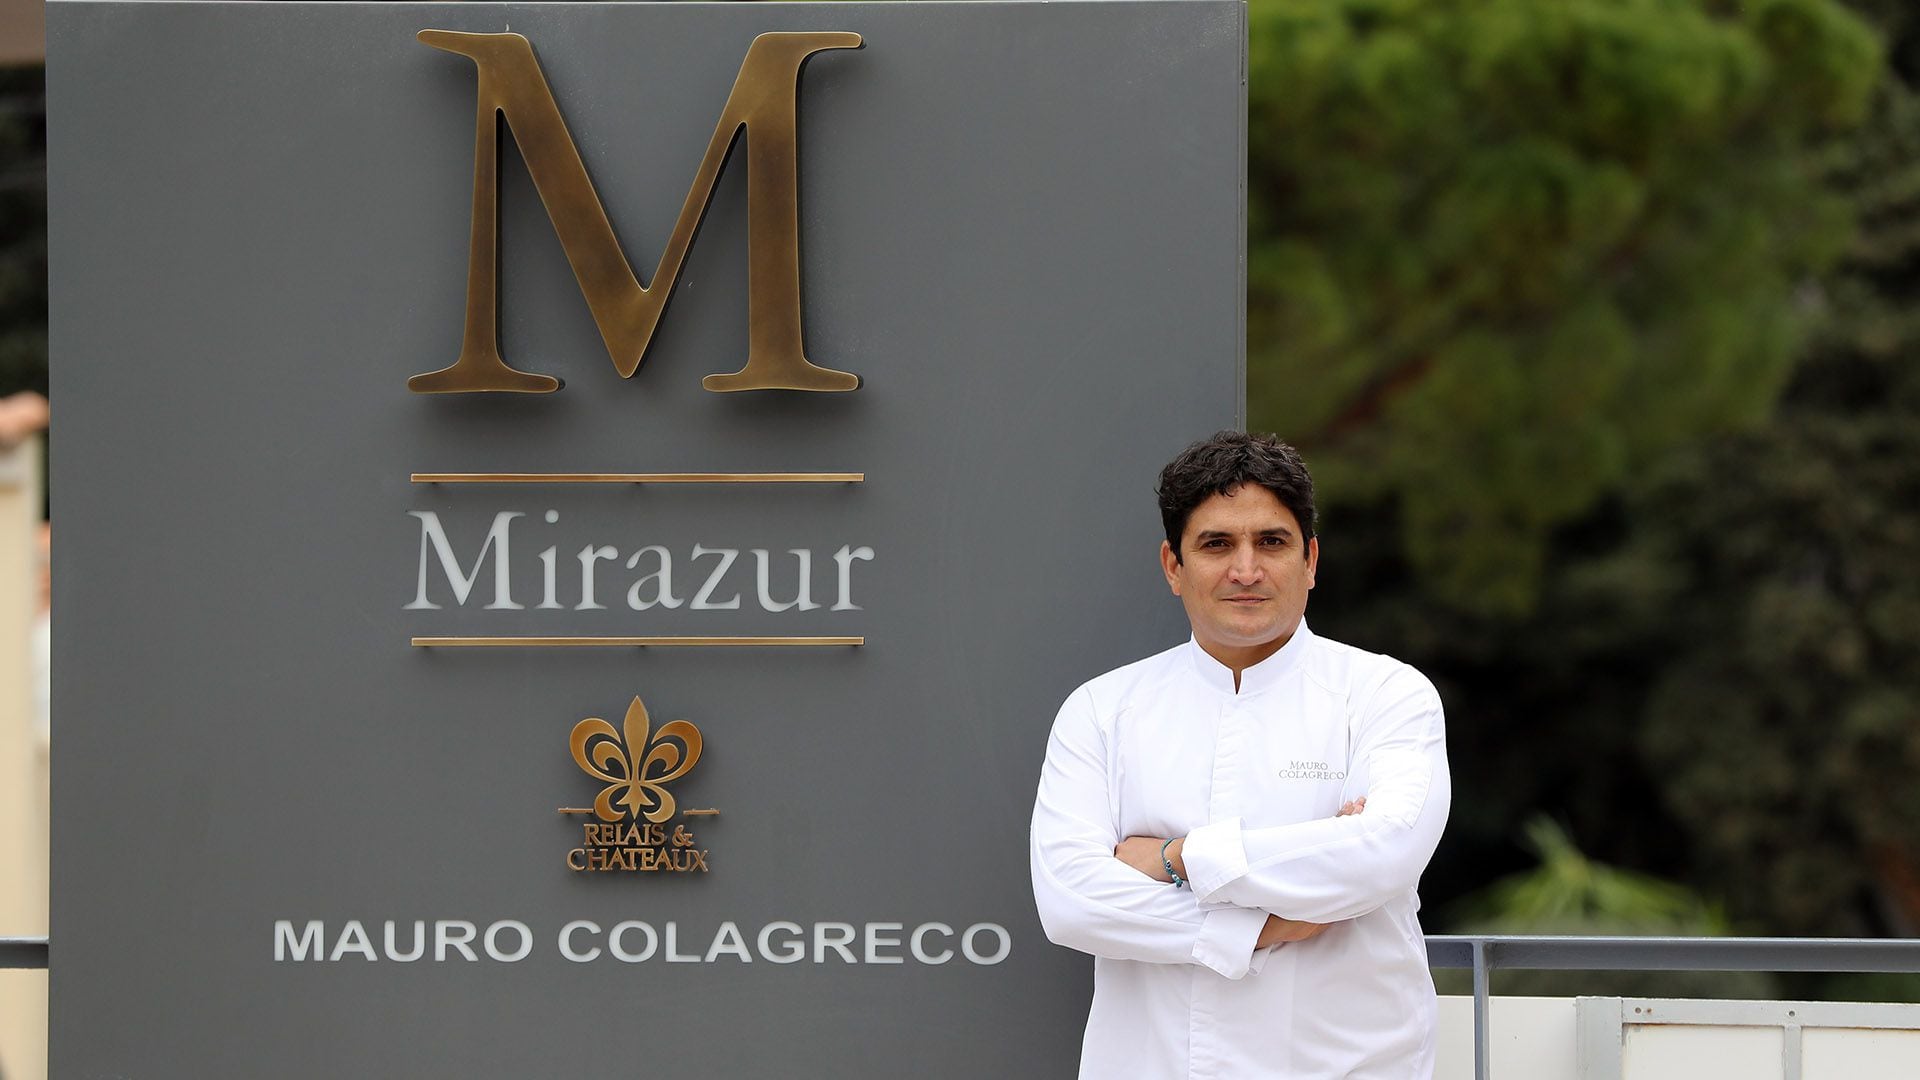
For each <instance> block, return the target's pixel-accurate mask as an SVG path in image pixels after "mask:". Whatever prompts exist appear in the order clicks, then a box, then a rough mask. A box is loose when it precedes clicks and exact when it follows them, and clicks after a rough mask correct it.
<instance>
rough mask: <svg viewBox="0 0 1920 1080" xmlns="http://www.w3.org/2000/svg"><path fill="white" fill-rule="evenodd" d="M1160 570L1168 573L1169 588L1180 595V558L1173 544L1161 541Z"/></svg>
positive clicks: (1174, 593)
mask: <svg viewBox="0 0 1920 1080" xmlns="http://www.w3.org/2000/svg"><path fill="white" fill-rule="evenodd" d="M1160 571H1161V573H1164V574H1166V575H1167V588H1169V589H1172V590H1173V595H1175V596H1179V595H1180V560H1179V558H1177V557H1176V556H1175V554H1174V550H1173V545H1172V544H1169V543H1168V542H1166V541H1165V540H1162V541H1160Z"/></svg>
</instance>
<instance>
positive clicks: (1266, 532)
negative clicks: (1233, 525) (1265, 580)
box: [1193, 525, 1293, 540]
mask: <svg viewBox="0 0 1920 1080" xmlns="http://www.w3.org/2000/svg"><path fill="white" fill-rule="evenodd" d="M1233 535H1234V534H1233V533H1230V532H1228V531H1227V530H1225V529H1202V530H1200V531H1199V532H1197V533H1194V534H1193V538H1194V539H1195V540H1216V539H1226V538H1230V537H1232V536H1233ZM1254 535H1256V536H1284V537H1287V538H1289V539H1291V538H1292V537H1293V530H1292V529H1289V528H1287V527H1286V526H1285V525H1270V526H1268V527H1267V528H1264V529H1261V530H1260V531H1259V532H1258V533H1255V534H1254Z"/></svg>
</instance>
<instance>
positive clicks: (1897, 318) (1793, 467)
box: [1619, 79, 1920, 934]
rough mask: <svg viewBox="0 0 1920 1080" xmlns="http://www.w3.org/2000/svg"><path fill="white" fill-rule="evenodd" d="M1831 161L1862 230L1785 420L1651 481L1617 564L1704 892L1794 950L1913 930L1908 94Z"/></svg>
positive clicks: (1914, 389) (1654, 737)
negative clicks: (1733, 891) (1636, 622)
mask: <svg viewBox="0 0 1920 1080" xmlns="http://www.w3.org/2000/svg"><path fill="white" fill-rule="evenodd" d="M1837 166H1838V168H1839V169H1840V171H1841V174H1842V175H1843V177H1844V178H1845V180H1846V182H1847V183H1848V185H1849V187H1850V188H1851V189H1852V191H1853V194H1854V197H1855V199H1856V200H1857V202H1858V205H1859V208H1860V213H1861V217H1862V226H1863V227H1862V229H1861V233H1860V237H1859V239H1858V241H1857V242H1856V243H1855V244H1854V246H1853V248H1852V250H1851V251H1850V253H1849V256H1848V258H1847V261H1846V263H1845V265H1844V267H1843V269H1842V272H1841V273H1840V274H1838V275H1837V276H1836V277H1835V279H1834V280H1833V282H1832V284H1831V286H1830V288H1829V290H1828V295H1829V296H1830V297H1831V304H1832V308H1833V311H1832V317H1831V318H1830V319H1829V320H1828V321H1827V322H1826V324H1825V330H1824V332H1823V333H1822V334H1821V335H1820V336H1819V337H1818V338H1817V339H1816V340H1815V341H1814V342H1813V343H1812V347H1811V348H1810V349H1809V351H1808V353H1807V355H1806V357H1805V359H1804V360H1803V361H1802V363H1801V364H1800V366H1799V368H1798V369H1797V370H1796V372H1795V375H1794V379H1793V382H1792V384H1791V387H1790V390H1789V393H1788V394H1787V396H1786V398H1785V400H1784V402H1783V404H1782V408H1781V413H1780V416H1779V417H1778V419H1777V420H1776V421H1775V422H1774V423H1773V424H1771V425H1770V426H1768V427H1767V428H1765V429H1763V430H1761V431H1759V432H1755V433H1752V434H1749V435H1744V436H1740V437H1733V438H1724V439H1717V440H1713V441H1711V442H1709V443H1708V444H1706V445H1705V446H1702V447H1699V448H1697V449H1695V450H1693V451H1691V452H1689V453H1686V454H1684V455H1681V456H1679V457H1678V458H1677V460H1675V461H1674V462H1673V463H1671V464H1670V465H1669V466H1668V467H1667V468H1665V469H1663V470H1662V471H1661V473H1660V474H1659V476H1658V478H1657V482H1656V483H1655V484H1654V485H1652V486H1651V487H1650V488H1649V489H1648V490H1646V491H1645V492H1644V493H1643V494H1641V495H1640V496H1638V497H1637V498H1636V499H1635V500H1634V502H1633V506H1634V512H1633V518H1634V522H1635V524H1634V527H1633V529H1632V531H1631V542H1630V544H1629V545H1628V547H1627V549H1626V550H1625V552H1624V553H1623V554H1622V555H1621V556H1619V559H1620V561H1622V562H1632V563H1637V576H1639V577H1640V578H1641V579H1642V580H1644V581H1646V582H1649V583H1650V584H1651V586H1652V588H1651V595H1650V596H1649V597H1648V598H1647V602H1644V603H1642V604H1640V605H1639V608H1640V610H1642V611H1651V610H1659V611H1662V612H1664V613H1665V615H1666V617H1665V618H1663V619H1661V620H1660V621H1659V622H1658V624H1657V625H1653V624H1649V625H1645V626H1644V627H1643V628H1642V632H1643V633H1646V634H1649V635H1652V634H1656V633H1657V634H1658V635H1659V636H1660V637H1661V639H1662V640H1663V641H1664V642H1665V648H1664V650H1663V651H1664V652H1665V654H1666V658H1667V659H1666V662H1665V663H1664V665H1663V667H1662V669H1661V671H1660V672H1659V674H1658V676H1657V678H1656V679H1655V680H1654V683H1653V692H1652V694H1651V696H1650V699H1649V701H1648V704H1647V706H1646V711H1645V714H1644V727H1643V739H1644V744H1643V749H1644V752H1645V754H1646V756H1647V761H1648V763H1649V765H1650V766H1651V768H1652V769H1653V770H1654V771H1655V772H1656V773H1657V774H1658V775H1660V776H1661V777H1662V778H1663V787H1664V789H1665V793H1666V797H1667V800H1668V804H1669V806H1670V808H1671V809H1672V810H1673V811H1674V812H1675V813H1676V814H1678V815H1679V816H1681V817H1683V818H1684V819H1686V820H1687V821H1689V822H1693V823H1694V829H1693V831H1694V833H1695V836H1696V841H1697V844H1698V848H1699V851H1700V853H1701V854H1702V855H1703V856H1704V857H1705V858H1706V859H1707V860H1708V864H1707V865H1708V869H1709V870H1711V871H1712V872H1713V874H1714V878H1713V879H1712V880H1718V881H1721V882H1727V883H1731V882H1742V883H1745V884H1746V886H1747V889H1746V893H1747V897H1748V906H1749V907H1750V908H1751V909H1752V912H1753V914H1756V915H1764V916H1765V917H1766V918H1767V919H1768V921H1769V923H1770V924H1771V925H1773V926H1776V927H1779V928H1781V929H1784V930H1787V931H1790V932H1797V933H1835V932H1842V931H1853V932H1858V931H1860V930H1862V929H1874V928H1884V929H1889V930H1893V931H1896V932H1899V933H1904V934H1920V575H1916V574H1915V571H1914V567H1915V566H1916V561H1917V560H1920V97H1916V95H1915V94H1914V93H1913V92H1912V91H1911V90H1910V89H1908V88H1907V87H1906V86H1905V85H1904V84H1903V83H1902V82H1901V81H1900V80H1898V79H1890V80H1889V81H1888V82H1887V83H1886V84H1885V85H1884V86H1883V87H1882V90H1881V92H1880V94H1879V95H1878V97H1877V99H1876V107H1875V111H1874V119H1873V123H1872V125H1871V127H1870V129H1869V130H1868V131H1867V132H1866V133H1865V134H1864V135H1863V136H1862V137H1861V138H1860V139H1858V140H1856V141H1855V142H1854V143H1852V144H1851V145H1849V146H1848V147H1846V148H1845V153H1844V154H1843V155H1842V156H1841V158H1840V160H1839V161H1838V162H1837Z"/></svg>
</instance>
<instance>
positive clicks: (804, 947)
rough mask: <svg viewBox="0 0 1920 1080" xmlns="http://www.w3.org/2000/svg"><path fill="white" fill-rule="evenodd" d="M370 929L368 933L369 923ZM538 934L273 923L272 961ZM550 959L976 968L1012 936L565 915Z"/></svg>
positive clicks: (527, 946) (518, 956)
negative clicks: (693, 924) (689, 924)
mask: <svg viewBox="0 0 1920 1080" xmlns="http://www.w3.org/2000/svg"><path fill="white" fill-rule="evenodd" d="M370 925H371V926H372V927H373V929H371V930H370V929H369V926H370ZM542 936H543V935H540V934H537V933H536V932H535V931H534V929H533V928H532V927H531V926H529V925H528V924H526V923H525V922H522V921H520V920H519V919H498V920H495V921H494V922H491V923H488V924H487V925H485V926H484V927H483V926H481V925H480V924H478V923H475V922H471V921H469V920H466V919H413V920H394V919H387V920H384V921H374V920H368V921H366V922H363V921H361V920H359V919H348V920H347V921H345V922H343V923H339V924H337V928H336V929H334V930H333V931H331V932H330V931H329V928H328V926H327V924H326V922H325V921H323V920H320V919H308V920H304V921H296V920H293V919H276V920H275V921H274V924H273V959H274V962H275V963H351V962H356V961H357V962H361V963H368V962H380V961H391V962H393V963H400V964H407V963H413V962H415V961H419V960H427V961H431V962H434V963H449V962H454V963H482V962H485V961H493V962H497V963H503V964H513V963H518V962H519V961H522V960H525V959H526V958H527V957H528V956H530V955H532V954H533V951H534V948H535V947H536V945H537V943H538V939H539V938H540V937H542ZM546 939H547V941H548V942H549V943H550V945H551V947H552V948H553V949H555V950H556V951H558V953H559V955H561V956H562V957H565V958H566V959H568V960H571V961H573V962H574V963H578V964H587V963H593V962H595V961H612V962H617V963H624V964H644V963H649V962H655V963H667V964H752V963H768V964H798V963H801V962H804V961H811V962H812V963H815V964H883V965H884V964H906V963H915V964H925V965H928V966H933V967H938V966H940V965H942V964H947V963H950V962H953V961H956V960H958V961H961V962H963V963H967V964H975V965H979V966H983V967H985V966H991V965H993V964H998V963H1000V962H1001V961H1002V960H1005V959H1006V958H1007V954H1008V953H1009V952H1011V951H1012V950H1013V939H1012V937H1011V936H1010V935H1009V934H1008V933H1007V930H1006V928H1005V927H1003V926H1001V925H1000V924H998V923H990V922H977V923H974V924H972V925H970V926H967V927H965V928H962V929H956V928H954V927H953V926H950V925H948V924H946V923H943V922H923V923H919V924H917V925H913V926H908V925H907V924H906V923H900V922H868V923H850V922H816V923H811V924H807V925H802V924H800V923H797V922H789V921H786V920H784V919H782V920H775V921H773V922H769V923H766V924H764V925H762V926H759V927H749V928H746V929H742V928H741V927H740V925H739V924H738V923H735V922H732V921H727V922H722V923H720V924H719V925H718V926H715V927H713V928H711V929H708V928H705V927H700V928H688V929H686V930H684V931H683V930H682V928H681V926H680V924H679V923H677V922H673V921H668V922H665V923H662V924H661V925H660V926H658V927H655V926H654V924H652V923H649V922H645V921H642V920H639V919H627V920H625V921H622V922H616V923H613V924H611V925H608V926H604V927H603V926H602V925H601V924H599V923H597V922H594V921H593V920H591V919H574V920H573V921H571V922H568V923H566V924H565V925H563V926H561V927H560V928H559V930H558V931H557V932H556V933H553V934H551V935H549V936H546Z"/></svg>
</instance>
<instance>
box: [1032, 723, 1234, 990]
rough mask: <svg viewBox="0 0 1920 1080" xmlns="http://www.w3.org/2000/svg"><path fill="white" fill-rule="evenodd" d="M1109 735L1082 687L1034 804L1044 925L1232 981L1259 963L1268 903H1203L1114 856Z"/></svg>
mask: <svg viewBox="0 0 1920 1080" xmlns="http://www.w3.org/2000/svg"><path fill="white" fill-rule="evenodd" d="M1106 742H1107V740H1106V736H1105V734H1104V733H1103V731H1102V730H1101V725H1100V723H1099V718H1098V715H1097V712H1096V710H1095V708H1094V704H1093V699H1092V697H1091V695H1089V694H1088V692H1087V690H1086V689H1085V688H1084V687H1083V688H1081V689H1080V690H1078V691H1076V692H1075V693H1074V694H1073V696H1072V697H1070V698H1068V699H1067V702H1066V704H1064V705H1062V706H1061V707H1060V715H1059V716H1058V717H1057V718H1056V719H1055V720H1054V724H1053V735H1052V737H1051V738H1050V739H1049V740H1048V741H1047V760H1046V765H1045V766H1044V768H1043V769H1042V771H1041V774H1040V793H1039V795H1038V797H1037V798H1035V800H1034V804H1033V830H1032V837H1031V845H1030V847H1031V851H1030V854H1031V860H1032V870H1033V896H1034V902H1035V903H1036V904H1037V905H1038V907H1039V909H1040V925H1041V926H1042V927H1044V928H1045V929H1046V932H1047V938H1048V939H1049V940H1051V941H1052V942H1053V943H1054V944H1056V945H1064V946H1066V947H1067V948H1070V949H1078V950H1080V951H1081V952H1085V953H1091V954H1093V955H1095V956H1104V957H1109V958H1112V959H1116V960H1144V961H1147V962H1150V963H1158V964H1200V965H1202V966H1205V967H1207V968H1211V969H1212V970H1214V971H1216V972H1218V973H1220V974H1221V975H1224V976H1226V977H1227V978H1229V979H1238V978H1242V977H1244V976H1245V975H1246V974H1247V973H1248V971H1249V970H1250V969H1252V970H1258V968H1259V967H1260V966H1261V964H1260V962H1259V961H1264V960H1265V959H1266V957H1265V953H1266V951H1267V950H1264V949H1263V950H1261V953H1262V955H1261V956H1260V957H1259V958H1258V959H1257V960H1256V958H1255V957H1254V955H1253V952H1254V944H1255V942H1256V941H1257V940H1258V938H1259V936H1260V931H1261V929H1262V928H1263V927H1264V926H1265V925H1266V920H1267V915H1266V912H1264V911H1255V910H1252V909H1250V908H1245V907H1233V906H1228V905H1224V904H1221V905H1214V906H1212V907H1210V908H1209V907H1204V906H1202V905H1201V904H1199V903H1197V902H1196V901H1195V900H1194V896H1193V893H1192V892H1190V891H1188V890H1186V889H1178V888H1174V887H1173V886H1171V885H1169V884H1167V883H1166V882H1162V881H1156V880H1154V879H1152V878H1149V877H1147V876H1146V875H1144V874H1142V873H1140V872H1139V871H1138V870H1135V869H1134V868H1132V867H1130V866H1128V865H1127V864H1125V863H1123V862H1121V861H1120V860H1119V859H1117V858H1115V857H1114V855H1113V849H1114V847H1115V846H1117V845H1118V844H1119V843H1120V841H1121V840H1122V839H1123V837H1121V836H1120V835H1119V834H1118V829H1117V827H1116V825H1115V823H1114V814H1113V802H1112V799H1111V797H1110V789H1109V785H1108V777H1109V775H1110V773H1109V771H1108V768H1107V753H1106Z"/></svg>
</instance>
